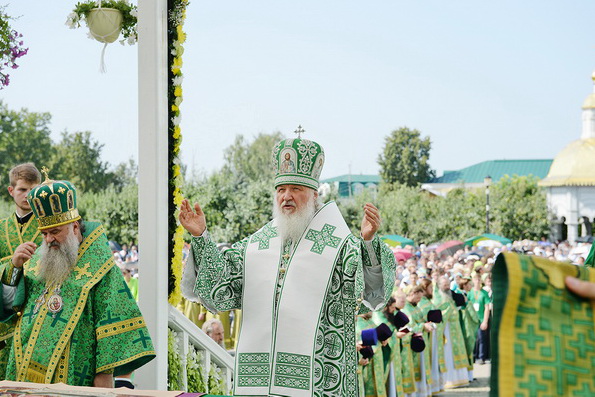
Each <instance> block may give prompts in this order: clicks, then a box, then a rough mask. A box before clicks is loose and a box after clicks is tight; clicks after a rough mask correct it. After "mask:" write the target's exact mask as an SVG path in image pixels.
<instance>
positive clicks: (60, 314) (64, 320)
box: [51, 310, 68, 327]
mask: <svg viewBox="0 0 595 397" xmlns="http://www.w3.org/2000/svg"><path fill="white" fill-rule="evenodd" d="M52 317H53V318H54V319H53V320H52V324H51V326H52V327H55V326H56V324H58V321H61V322H63V323H67V322H68V319H67V318H62V311H61V310H60V311H59V312H58V313H56V314H54V315H53V316H52Z"/></svg>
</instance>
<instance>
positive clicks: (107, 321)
mask: <svg viewBox="0 0 595 397" xmlns="http://www.w3.org/2000/svg"><path fill="white" fill-rule="evenodd" d="M118 321H121V318H120V317H112V311H111V310H108V311H107V318H106V319H105V320H101V321H100V322H99V325H107V324H113V323H115V322H118Z"/></svg>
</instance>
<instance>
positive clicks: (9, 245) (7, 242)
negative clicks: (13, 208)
mask: <svg viewBox="0 0 595 397" xmlns="http://www.w3.org/2000/svg"><path fill="white" fill-rule="evenodd" d="M12 217H13V218H14V221H15V222H16V218H17V216H16V214H13V215H12ZM4 234H5V235H6V245H8V250H9V251H10V256H12V255H13V254H14V250H13V249H12V244H10V235H9V234H8V221H6V222H4Z"/></svg>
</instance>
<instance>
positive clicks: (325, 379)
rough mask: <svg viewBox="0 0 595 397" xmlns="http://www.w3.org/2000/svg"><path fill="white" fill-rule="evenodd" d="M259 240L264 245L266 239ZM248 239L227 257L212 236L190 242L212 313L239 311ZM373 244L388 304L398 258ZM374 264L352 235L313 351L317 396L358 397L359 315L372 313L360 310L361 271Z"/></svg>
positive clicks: (201, 288)
mask: <svg viewBox="0 0 595 397" xmlns="http://www.w3.org/2000/svg"><path fill="white" fill-rule="evenodd" d="M261 230H266V228H263V229H261ZM258 238H259V239H263V244H266V241H264V240H266V236H264V235H263V236H258ZM249 239H250V238H249V237H248V238H246V239H244V240H242V241H240V242H237V243H235V244H234V245H233V246H232V248H231V249H228V250H226V251H225V252H224V253H220V252H219V250H218V249H217V246H216V244H215V243H214V242H212V241H211V240H210V238H209V237H196V238H193V239H192V253H193V256H194V260H195V262H196V271H197V278H196V284H195V286H194V292H195V293H196V295H198V296H199V297H200V300H201V302H202V304H203V305H204V306H205V307H207V308H208V309H209V310H211V311H227V310H233V309H241V302H242V294H243V290H242V289H243V272H244V260H245V254H246V247H247V244H248V241H249ZM372 244H373V249H374V252H375V254H376V257H377V260H378V262H379V263H380V264H381V266H382V275H383V287H382V289H383V295H384V296H383V299H384V301H385V302H386V300H388V298H389V296H390V293H391V291H392V288H393V285H394V278H395V262H394V255H393V254H392V252H391V251H390V249H389V248H388V247H387V246H386V244H384V243H383V242H382V241H381V240H380V239H379V238H378V237H375V238H374V240H373V243H372ZM279 257H281V253H279ZM279 261H280V262H281V261H282V259H281V258H280V259H279ZM371 263H372V262H371V259H370V257H369V255H368V252H367V250H366V248H365V246H364V243H363V241H362V240H361V239H359V238H356V237H355V236H353V235H350V236H348V237H347V240H346V242H345V244H344V245H343V247H342V248H341V251H340V253H339V256H338V258H337V260H336V262H335V266H334V268H333V270H332V274H331V277H330V280H331V281H330V283H329V285H328V287H327V290H326V294H325V295H326V296H325V299H324V302H323V303H322V310H321V313H320V317H319V321H318V329H317V331H316V337H315V341H316V346H315V351H314V368H315V369H314V371H313V372H314V373H313V385H314V388H313V395H314V396H317V397H323V396H328V395H340V396H346V397H357V396H358V379H357V367H358V364H357V362H358V355H357V352H356V349H355V344H356V332H355V315H356V314H358V313H366V312H368V311H370V309H368V308H366V307H364V306H363V305H361V307H360V303H359V302H358V298H360V297H361V296H362V295H363V291H364V286H365V285H364V276H363V266H371ZM312 277H316V275H315V274H313V275H312ZM238 375H240V376H241V374H236V376H238ZM236 379H237V378H236Z"/></svg>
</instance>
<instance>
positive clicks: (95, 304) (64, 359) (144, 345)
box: [6, 222, 155, 386]
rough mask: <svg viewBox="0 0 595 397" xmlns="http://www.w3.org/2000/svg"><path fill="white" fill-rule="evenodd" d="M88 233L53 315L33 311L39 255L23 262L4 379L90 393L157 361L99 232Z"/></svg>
mask: <svg viewBox="0 0 595 397" xmlns="http://www.w3.org/2000/svg"><path fill="white" fill-rule="evenodd" d="M85 227H86V232H85V235H84V236H83V241H82V243H81V245H80V247H79V256H78V261H77V263H76V265H75V267H74V269H73V271H72V273H71V274H70V276H69V277H68V278H67V279H66V281H65V282H63V283H62V285H61V296H62V299H63V308H62V310H61V311H59V312H58V313H56V314H55V315H53V314H52V313H51V312H48V306H47V304H43V305H41V306H40V308H39V311H38V312H37V313H36V312H35V306H36V300H37V299H38V298H39V297H40V296H41V295H42V294H43V292H44V289H45V288H46V285H45V283H44V282H41V281H39V280H38V279H37V266H38V261H39V256H38V253H35V254H34V256H33V257H32V258H31V260H30V261H28V262H26V263H25V266H24V267H25V273H24V275H25V277H24V285H22V287H24V288H25V290H26V298H25V301H24V303H23V305H22V309H21V311H20V312H19V313H21V314H22V315H21V316H20V317H19V319H18V322H17V324H16V329H15V333H14V337H13V343H12V349H11V351H10V356H9V360H8V366H7V372H6V379H8V380H17V381H25V382H36V383H56V382H63V383H67V384H70V385H76V386H91V385H92V384H93V378H94V376H95V374H97V373H100V372H113V374H114V375H115V376H117V375H120V374H126V373H130V372H132V371H133V370H135V369H136V368H138V367H140V366H142V365H144V364H145V363H147V362H148V361H150V360H151V359H153V358H154V357H155V352H154V350H153V345H152V342H151V338H150V336H149V333H148V330H147V329H146V326H145V322H144V319H143V317H142V315H141V313H140V310H139V309H138V306H137V304H136V302H135V300H134V298H133V297H132V294H131V293H130V289H129V288H128V286H127V285H126V282H125V280H124V278H123V277H122V274H121V272H120V270H119V269H118V267H117V266H116V265H115V263H114V261H113V257H112V253H111V250H110V249H109V246H108V242H107V236H106V235H105V233H104V230H103V227H102V226H101V225H99V224H97V223H90V222H85ZM51 293H52V292H50V294H51ZM50 294H47V295H46V300H47V297H48V296H49V295H50ZM16 303H17V302H16V301H15V304H16Z"/></svg>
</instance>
